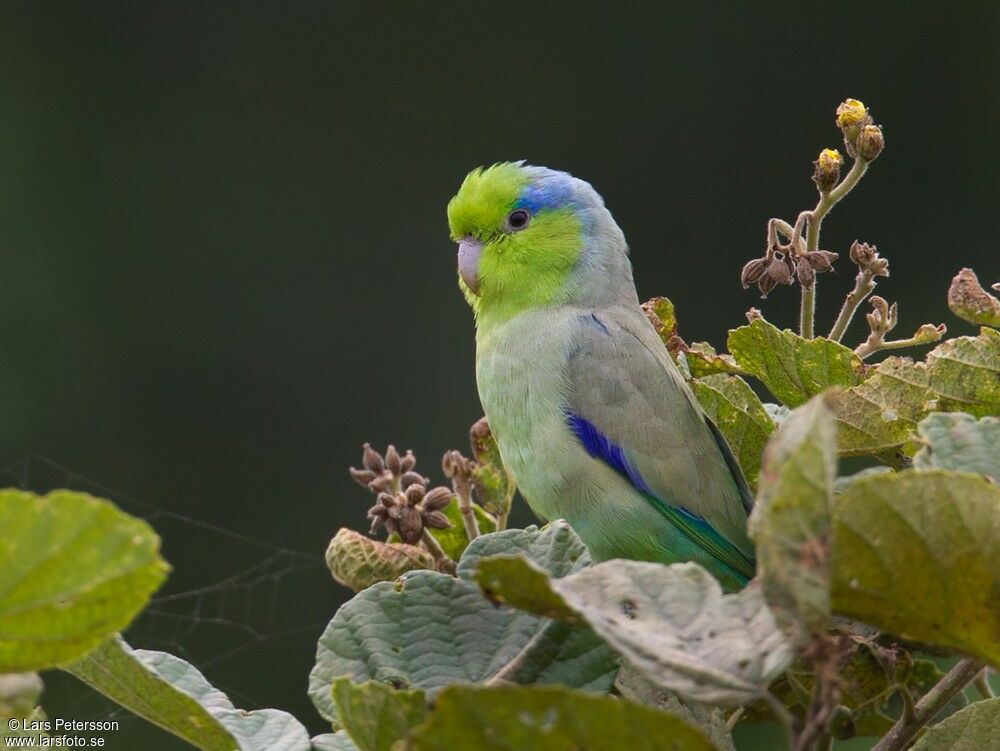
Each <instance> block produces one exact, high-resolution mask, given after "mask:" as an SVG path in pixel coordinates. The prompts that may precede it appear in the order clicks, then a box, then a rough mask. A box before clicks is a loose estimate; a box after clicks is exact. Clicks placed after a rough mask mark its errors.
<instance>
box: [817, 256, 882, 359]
mask: <svg viewBox="0 0 1000 751" xmlns="http://www.w3.org/2000/svg"><path fill="white" fill-rule="evenodd" d="M874 291H875V275H874V274H873V273H871V272H870V271H867V270H865V269H861V270H860V271H858V275H857V277H856V278H855V279H854V289H852V290H851V291H850V292H848V293H847V297H846V298H844V307H842V308H841V309H840V315H838V316H837V320H836V322H835V323H834V324H833V328H832V329H830V335H829V336H828V337H827V338H828V339H830V340H832V341H835V342H839V341H840V340H841V339H843V338H844V332H846V331H847V327H848V326H850V324H851V319H853V318H854V314H855V313H856V312H857V311H858V308H859V307H860V306H861V303H863V302H864V301H865V298H866V297H868V295H870V294H871V293H872V292H874Z"/></svg>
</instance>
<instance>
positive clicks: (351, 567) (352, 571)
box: [326, 527, 434, 592]
mask: <svg viewBox="0 0 1000 751" xmlns="http://www.w3.org/2000/svg"><path fill="white" fill-rule="evenodd" d="M326 565H327V567H328V568H329V569H330V573H331V574H332V575H333V578H334V580H335V581H336V582H338V583H340V584H343V585H344V586H345V587H348V588H350V589H353V590H354V591H355V592H360V591H361V590H362V589H365V588H366V587H370V586H371V585H372V584H375V583H376V582H382V581H392V580H393V579H395V578H397V577H399V576H402V575H403V574H404V573H406V572H407V571H414V570H418V569H432V570H433V568H434V556H432V555H431V554H430V553H429V552H428V551H426V550H424V549H423V548H421V547H417V546H416V545H407V544H406V543H403V542H396V543H387V542H379V541H378V540H373V539H371V538H370V537H366V536H365V535H363V534H360V533H358V532H355V531H354V530H352V529H347V528H346V527H341V529H340V530H339V531H338V532H337V534H336V535H334V537H333V539H332V540H330V545H329V547H327V549H326Z"/></svg>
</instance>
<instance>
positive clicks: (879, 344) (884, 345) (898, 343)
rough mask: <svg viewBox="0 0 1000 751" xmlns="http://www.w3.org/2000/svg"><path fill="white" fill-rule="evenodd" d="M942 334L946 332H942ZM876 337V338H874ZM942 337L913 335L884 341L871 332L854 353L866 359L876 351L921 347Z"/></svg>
mask: <svg viewBox="0 0 1000 751" xmlns="http://www.w3.org/2000/svg"><path fill="white" fill-rule="evenodd" d="M941 333H942V334H943V333H944V332H941ZM873 337H874V338H873ZM940 339H941V337H940V336H938V337H937V338H936V339H930V338H928V337H927V336H920V335H916V336H911V337H910V338H908V339H894V340H893V341H891V342H887V341H883V340H880V339H879V338H878V336H877V335H874V334H869V336H868V339H866V340H865V341H864V343H863V344H860V345H858V346H857V347H856V348H855V350H854V354H856V355H857V356H858V357H860V358H861V359H862V360H864V359H865V358H866V357H870V356H871V355H873V354H875V353H876V352H882V351H884V350H888V349H904V348H906V347H919V346H921V345H923V344H931V343H933V342H936V341H939V340H940Z"/></svg>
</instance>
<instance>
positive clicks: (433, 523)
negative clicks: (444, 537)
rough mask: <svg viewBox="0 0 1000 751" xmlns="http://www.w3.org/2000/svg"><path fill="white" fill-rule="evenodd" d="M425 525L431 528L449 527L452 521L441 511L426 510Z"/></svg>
mask: <svg viewBox="0 0 1000 751" xmlns="http://www.w3.org/2000/svg"><path fill="white" fill-rule="evenodd" d="M424 525H425V526H427V527H430V528H431V529H448V527H450V526H451V522H450V521H448V517H447V516H445V515H444V514H442V513H441V512H440V511H425V512H424Z"/></svg>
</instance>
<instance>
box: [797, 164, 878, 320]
mask: <svg viewBox="0 0 1000 751" xmlns="http://www.w3.org/2000/svg"><path fill="white" fill-rule="evenodd" d="M867 169H868V162H866V161H865V160H864V159H855V160H854V164H853V165H851V170H850V172H848V173H847V176H846V177H845V178H844V179H843V180H841V181H840V184H839V185H837V186H836V187H835V188H833V190H831V191H829V192H828V193H822V194H820V197H819V203H817V204H816V208H815V209H813V210H812V211H811V212H810V213H809V215H808V218H807V222H806V251H805V252H806V253H812V252H814V251H816V250H818V249H819V230H820V227H821V226H822V225H823V218H824V217H825V216H826V215H827V214H829V213H830V209H832V208H833V207H834V206H836V205H837V203H839V202H840V199H842V198H843V197H844V196H846V195H847V194H848V193H850V192H851V190H852V189H853V188H854V186H855V185H857V184H858V181H859V180H860V179H861V178H862V177H863V176H864V174H865V171H866V170H867ZM796 224H798V223H796ZM815 317H816V282H815V281H814V282H813V283H812V285H811V286H809V287H802V307H801V311H800V318H799V333H800V334H801V335H802V337H803V338H804V339H812V338H813V320H814V318H815Z"/></svg>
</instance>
